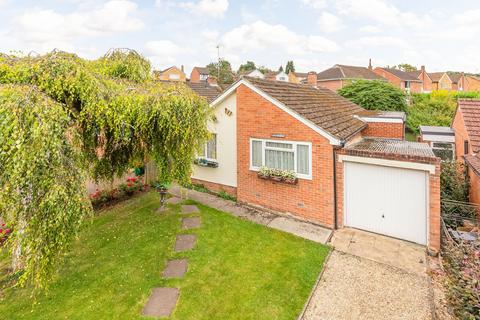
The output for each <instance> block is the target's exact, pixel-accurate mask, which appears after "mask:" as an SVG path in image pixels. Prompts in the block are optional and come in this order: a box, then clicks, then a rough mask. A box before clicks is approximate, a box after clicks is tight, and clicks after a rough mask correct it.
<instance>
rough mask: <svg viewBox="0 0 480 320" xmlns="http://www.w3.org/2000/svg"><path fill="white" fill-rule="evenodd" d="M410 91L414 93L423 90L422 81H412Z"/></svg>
mask: <svg viewBox="0 0 480 320" xmlns="http://www.w3.org/2000/svg"><path fill="white" fill-rule="evenodd" d="M410 92H413V93H420V92H422V83H421V82H410Z"/></svg>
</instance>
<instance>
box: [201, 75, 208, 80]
mask: <svg viewBox="0 0 480 320" xmlns="http://www.w3.org/2000/svg"><path fill="white" fill-rule="evenodd" d="M207 79H208V74H201V75H200V80H207Z"/></svg>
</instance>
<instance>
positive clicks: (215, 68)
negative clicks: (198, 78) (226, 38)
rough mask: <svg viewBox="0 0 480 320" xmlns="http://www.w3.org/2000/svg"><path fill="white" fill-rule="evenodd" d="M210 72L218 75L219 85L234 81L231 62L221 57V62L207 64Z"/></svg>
mask: <svg viewBox="0 0 480 320" xmlns="http://www.w3.org/2000/svg"><path fill="white" fill-rule="evenodd" d="M207 69H208V72H209V73H210V74H211V75H214V76H216V77H217V75H218V77H217V78H218V79H217V81H218V84H219V85H228V84H232V83H233V81H234V78H233V72H232V66H231V65H230V62H228V61H227V60H224V59H220V61H219V62H212V63H209V64H208V65H207Z"/></svg>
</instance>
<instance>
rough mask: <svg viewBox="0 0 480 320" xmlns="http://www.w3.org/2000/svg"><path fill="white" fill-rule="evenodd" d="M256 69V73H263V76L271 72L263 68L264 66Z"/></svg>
mask: <svg viewBox="0 0 480 320" xmlns="http://www.w3.org/2000/svg"><path fill="white" fill-rule="evenodd" d="M257 69H258V71H260V72H261V73H263V74H267V73H270V72H273V70H272V69H270V68H267V67H265V66H259V67H258V68H257Z"/></svg>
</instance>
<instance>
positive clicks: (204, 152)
mask: <svg viewBox="0 0 480 320" xmlns="http://www.w3.org/2000/svg"><path fill="white" fill-rule="evenodd" d="M213 138H215V156H216V157H217V158H218V154H217V152H218V148H217V143H218V136H217V134H216V133H212V139H213ZM210 140H211V139H209V140H208V141H210ZM208 141H207V142H205V145H204V146H203V154H201V155H199V156H198V158H199V159H205V160H207V161H214V162H217V159H212V158H208V157H207V154H208V151H207V148H208Z"/></svg>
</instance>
